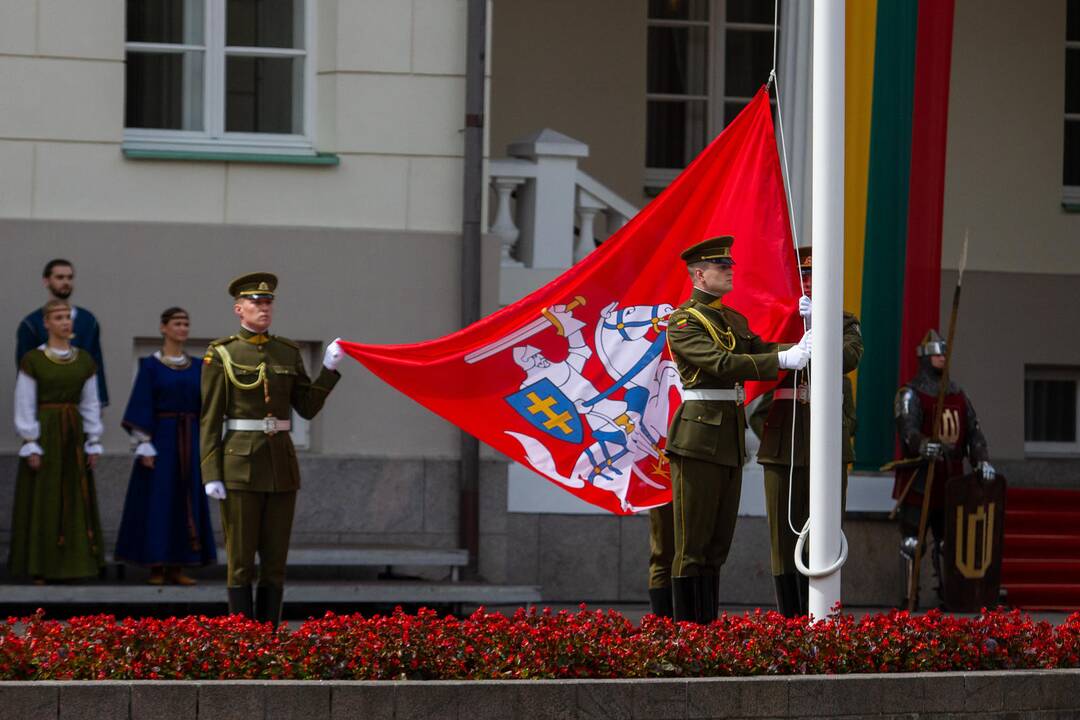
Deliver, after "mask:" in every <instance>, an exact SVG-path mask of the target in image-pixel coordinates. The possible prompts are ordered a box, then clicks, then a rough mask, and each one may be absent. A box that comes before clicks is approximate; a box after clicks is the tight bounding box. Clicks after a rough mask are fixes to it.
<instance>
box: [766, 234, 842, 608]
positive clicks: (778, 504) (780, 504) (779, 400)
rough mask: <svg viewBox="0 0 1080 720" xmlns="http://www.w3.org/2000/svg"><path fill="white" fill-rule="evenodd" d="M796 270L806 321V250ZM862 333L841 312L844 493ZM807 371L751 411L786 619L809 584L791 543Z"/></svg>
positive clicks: (805, 506)
mask: <svg viewBox="0 0 1080 720" xmlns="http://www.w3.org/2000/svg"><path fill="white" fill-rule="evenodd" d="M799 271H800V274H801V275H802V285H803V297H802V299H801V301H800V303H799V313H800V314H801V315H802V316H803V317H804V318H806V319H807V320H809V318H810V313H811V309H812V305H811V302H810V290H811V283H812V279H813V258H812V256H811V253H810V248H808V247H804V248H799ZM862 353H863V342H862V333H861V332H860V330H859V320H858V318H856V317H855V316H854V315H852V314H851V313H844V348H843V352H842V357H843V360H842V365H843V372H844V381H843V391H844V401H843V423H842V430H841V434H842V439H841V442H842V443H843V445H842V449H841V473H842V482H843V492H842V494H841V498H843V497H845V496H846V495H847V466H848V463H851V462H853V461H854V460H855V449H854V446H853V445H852V442H851V438H852V434H853V433H854V420H855V418H854V415H855V404H854V400H853V398H852V390H851V380H850V379H849V378H848V377H847V373H849V372H851V371H853V370H854V369H855V368H856V367H858V365H859V358H861V357H862ZM807 380H809V372H801V373H799V372H796V373H790V374H789V375H788V376H787V377H786V378H785V379H784V380H783V381H782V382H781V385H780V387H778V388H777V389H776V390H774V391H773V392H771V393H769V397H767V398H765V399H764V400H763V401H762V403H761V404H760V405H759V406H758V409H757V410H756V411H755V412H754V416H755V418H752V419H751V425H757V423H755V422H754V420H755V419H756V418H764V423H763V424H762V425H760V426H759V427H755V432H757V433H758V436H759V437H760V438H761V446H760V447H759V448H758V462H759V463H760V464H761V465H762V467H763V469H764V470H765V509H766V512H767V514H768V516H769V539H770V543H771V545H772V574H773V581H774V583H775V586H776V606H777V609H778V610H779V611H780V613H781V614H782V615H784V616H785V617H795V616H796V615H805V614H806V613H807V612H808V610H809V607H808V605H809V587H808V586H809V582H808V579H807V578H806V577H805V576H802V575H799V574H798V573H797V571H796V567H795V542H796V540H797V539H798V536H797V535H796V534H795V533H793V532H792V531H791V526H792V525H793V526H794V527H795V529H796V530H801V529H802V527H803V525H804V524H805V523H806V518H807V516H808V515H809V513H810V392H809V391H810V388H809V387H808V385H807ZM793 408H794V409H795V411H794V415H795V428H794V433H795V447H794V453H792V414H793ZM789 478H791V481H792V482H793V483H794V486H793V488H792V493H791V497H790V506H791V517H790V523H791V525H789V518H788V504H789V497H788V482H789Z"/></svg>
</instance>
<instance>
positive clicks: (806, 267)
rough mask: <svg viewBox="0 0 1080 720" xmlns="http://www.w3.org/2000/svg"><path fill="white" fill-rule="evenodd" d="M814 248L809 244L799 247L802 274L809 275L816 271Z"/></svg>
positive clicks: (800, 271)
mask: <svg viewBox="0 0 1080 720" xmlns="http://www.w3.org/2000/svg"><path fill="white" fill-rule="evenodd" d="M812 250H813V248H811V247H810V246H809V245H804V246H802V247H801V248H799V273H800V274H801V275H809V274H810V273H812V272H813V271H814V263H813V257H811V255H812Z"/></svg>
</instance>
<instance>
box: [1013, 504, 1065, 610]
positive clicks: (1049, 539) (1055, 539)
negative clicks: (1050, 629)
mask: <svg viewBox="0 0 1080 720" xmlns="http://www.w3.org/2000/svg"><path fill="white" fill-rule="evenodd" d="M1001 584H1002V586H1004V587H1005V588H1006V590H1007V591H1008V598H1009V604H1010V605H1012V606H1014V607H1021V608H1024V609H1028V610H1036V609H1058V610H1076V609H1078V608H1080V491H1076V490H1061V489H1043V488H1009V490H1008V495H1007V499H1006V503H1005V547H1004V549H1003V551H1002V560H1001Z"/></svg>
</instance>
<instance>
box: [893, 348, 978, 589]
mask: <svg viewBox="0 0 1080 720" xmlns="http://www.w3.org/2000/svg"><path fill="white" fill-rule="evenodd" d="M945 349H946V348H945V340H944V339H942V337H941V336H940V335H939V334H938V332H937V331H936V330H930V331H929V332H927V333H926V336H925V337H924V338H923V341H922V342H921V343H920V344H919V347H918V348H917V350H916V354H917V355H918V357H919V371H918V373H916V375H915V377H913V378H912V379H911V380H910V381H908V382H907V383H905V384H904V385H902V386H900V389H899V390H898V391H897V393H896V402H895V409H894V414H895V416H896V432H897V436H898V438H899V443H900V449H901V453H902V455H903V457H904V458H921V459H922V460H923V462H921V463H906V464H901V465H898V466H897V468H896V481H895V484H894V485H893V498H895V499H897V500H898V501H899V512H898V515H897V516H898V518H899V520H900V536H901V541H900V566H901V572H902V580H903V583H904V584H903V588H904V590H903V596H902V598H903V602H904V604H903V605H901V607H906V606H907V601H908V593H909V592H913V593H915V597H916V598H917V597H918V593H919V589H918V588H912V587H911V579H912V575H913V572H914V563H915V551H916V547H917V546H918V542H919V538H918V535H919V518H920V514H921V512H922V505H923V491H924V490H925V487H926V476H927V470H928V469H929V464H930V463H934V465H935V467H934V483H933V487H932V489H931V491H930V505H929V516H928V518H927V526H928V527H929V529H930V530H932V531H933V533H934V544H933V546H932V553H931V557H932V559H933V565H934V574H935V575H936V576H937V578H938V582H939V585H938V595H939V597H940V596H941V593H942V590H941V585H940V582H941V578H942V574H941V572H942V571H941V552H942V542H943V541H944V539H945V513H944V504H945V485H946V483H947V482H948V481H949V480H950V479H952V478H959V477H961V476H962V475H964V458H965V457H966V458H967V459H968V461H969V462H970V464H971V466H972V468H973V469H974V470H975V472H976V473H978V474H980V475H981V476H982V478H983V480H992V479H993V478H994V476H995V471H994V467H993V466H992V465H991V464H990V453H989V451H988V449H987V446H986V437H985V436H984V435H983V432H982V428H981V427H980V425H979V418H978V416H977V415H976V414H975V408H974V407H973V406H972V404H971V400H970V399H968V396H967V395H966V394H965V393H964V391H963V390H962V389H961V387H960V386H959V385H958V384H957V383H956V382H954V381H953V380H952V378H950V379H949V386H948V388H947V389H946V391H945V403H944V405H943V407H942V415H941V424H940V428H941V437H940V439H939V440H934V439H933V432H934V420H935V418H934V412H935V408H936V406H937V398H938V392H939V388H940V385H941V376H942V370H943V369H944V368H945Z"/></svg>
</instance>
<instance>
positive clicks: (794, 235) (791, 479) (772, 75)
mask: <svg viewBox="0 0 1080 720" xmlns="http://www.w3.org/2000/svg"><path fill="white" fill-rule="evenodd" d="M779 34H780V0H773V61H772V70H770V71H769V79H768V82H767V85H773V86H775V87H776V122H777V125H778V126H779V128H780V161H781V162H782V163H783V167H784V171H783V172H782V173H781V179H782V180H783V183H784V192H785V193H786V194H787V201H788V203H787V204H788V223H789V224H790V226H791V245H792V250H794V252H795V264H796V266H798V264H799V229H798V224H797V223H796V218H795V206H794V202H793V201H792V193H791V171H790V169H789V167H788V158H787V156H788V151H787V142H786V141H785V138H784V114H783V108H782V102H781V100H780V80H779V79H778V78H777V75H776V62H777V47H778V42H777V40H778V37H779ZM800 272H801V271H800ZM799 293H800V295H802V296H803V297H806V292H805V291H804V290H803V288H802V283H801V282H800V283H799ZM808 325H809V321H808V320H805V319H804V320H803V332H804V333H805V332H806V331H807V330H808V329H809V328H808ZM800 372H801V371H799V370H796V371H794V373H795V375H794V378H793V380H794V382H793V383H792V393H791V446H790V447H791V454H790V456H789V459H788V503H787V525H788V528H789V529H790V530H791V532H792V533H793V534H795V535H796V536H797V537H798V540H796V542H795V558H794V559H795V567H796V569H798V571H799V572H800V573H801V574H802V575H805V576H806V577H810V578H814V577H825V576H827V575H832V574H833V573H834V572H836V571H837V570H839V569H840V568H841V567H842V566H843V565H844V563H845V562H847V557H848V542H847V536H845V535H844V531H843V529H841V530H840V555H839V557H837V559H836V560H835V561H834V562H833V563H832V564H831V565H829V566H827V567H825V568H822V569H820V570H811V569H810V568H808V567H807V566H806V565H805V564H804V563H803V560H802V553H803V548H804V547H805V546H806V540H807V538H808V537H809V536H810V517H809V513H808V514H807V518H806V522H805V523H804V524H803V527H802V530H801V531H800V530H796V529H795V525H794V523H793V522H792V521H791V511H792V496H793V490H794V487H795V423H796V421H797V419H798V402H799V399H798V395H799V393H798V390H799V374H800ZM807 381H808V382H809V375H808V376H807Z"/></svg>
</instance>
